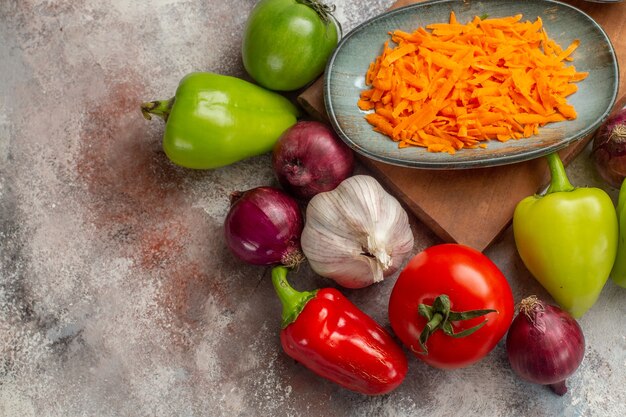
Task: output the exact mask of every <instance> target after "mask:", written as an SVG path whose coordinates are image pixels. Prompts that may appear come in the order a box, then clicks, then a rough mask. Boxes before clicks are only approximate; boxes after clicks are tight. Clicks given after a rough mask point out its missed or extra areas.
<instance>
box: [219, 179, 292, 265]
mask: <svg viewBox="0 0 626 417" xmlns="http://www.w3.org/2000/svg"><path fill="white" fill-rule="evenodd" d="M302 225H303V220H302V214H301V212H300V207H298V204H297V203H296V201H295V200H294V199H293V198H291V197H290V196H289V195H287V194H285V193H284V192H283V191H281V190H279V189H277V188H273V187H257V188H253V189H251V190H248V191H246V192H243V193H239V192H235V193H233V197H232V203H231V207H230V209H229V211H228V214H227V215H226V219H225V221H224V232H225V237H226V244H227V245H228V247H229V248H230V250H231V251H232V252H233V254H235V255H236V256H237V257H239V258H240V259H241V260H243V261H245V262H248V263H251V264H254V265H271V264H276V263H281V264H283V265H287V266H296V265H298V264H299V263H300V262H302V260H303V258H304V257H303V255H302V252H301V250H300V234H301V233H302Z"/></svg>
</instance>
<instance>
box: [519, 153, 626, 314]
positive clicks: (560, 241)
mask: <svg viewBox="0 0 626 417" xmlns="http://www.w3.org/2000/svg"><path fill="white" fill-rule="evenodd" d="M547 160H548V165H549V167H550V173H551V175H552V180H551V183H550V187H549V188H548V189H547V191H546V192H545V194H544V195H532V196H529V197H526V198H525V199H523V200H522V201H520V202H519V203H518V204H517V207H516V208H515V212H514V214H513V233H514V235H515V244H516V245H517V250H518V252H519V254H520V257H521V258H522V261H523V262H524V264H525V265H526V267H527V268H528V270H529V271H530V273H531V274H532V275H533V276H534V277H535V278H536V279H537V280H538V281H539V282H540V283H541V285H543V287H544V288H545V289H546V290H547V291H548V292H549V293H550V295H552V297H554V299H555V300H556V302H557V303H558V304H559V305H560V306H561V307H562V308H563V309H564V310H566V311H568V312H569V313H570V314H571V315H573V316H574V317H575V318H579V317H581V316H582V315H583V314H585V312H586V311H587V310H588V309H589V308H591V306H592V305H593V304H594V303H595V302H596V300H597V299H598V296H599V295H600V291H601V290H602V287H604V284H605V283H606V280H607V279H608V277H609V273H610V272H611V268H612V266H613V262H614V260H615V254H616V251H617V234H618V227H617V216H616V214H615V208H614V207H613V202H612V201H611V198H610V197H609V196H608V194H607V193H605V192H604V191H603V190H601V189H599V188H592V187H588V188H575V187H574V186H572V184H571V183H570V182H569V180H568V179H567V175H566V174H565V168H564V167H563V163H562V162H561V159H560V158H559V156H558V154H557V153H552V154H550V155H548V157H547Z"/></svg>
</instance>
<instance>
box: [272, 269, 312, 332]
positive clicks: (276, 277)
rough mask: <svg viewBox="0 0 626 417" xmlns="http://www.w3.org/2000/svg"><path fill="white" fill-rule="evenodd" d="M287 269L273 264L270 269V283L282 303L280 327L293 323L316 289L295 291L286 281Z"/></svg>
mask: <svg viewBox="0 0 626 417" xmlns="http://www.w3.org/2000/svg"><path fill="white" fill-rule="evenodd" d="M287 271H288V269H287V268H286V267H284V266H275V267H274V268H273V269H272V284H273V285H274V289H275V290H276V294H277V295H278V298H279V299H280V302H281V303H282V305H283V314H282V328H283V329H284V328H285V327H287V326H289V325H290V324H291V323H293V322H294V321H295V320H296V319H297V318H298V316H299V315H300V312H302V309H304V306H306V303H308V302H309V300H311V299H312V298H313V297H315V295H316V294H317V291H302V292H301V291H296V290H295V289H293V287H292V286H291V285H289V282H288V281H287Z"/></svg>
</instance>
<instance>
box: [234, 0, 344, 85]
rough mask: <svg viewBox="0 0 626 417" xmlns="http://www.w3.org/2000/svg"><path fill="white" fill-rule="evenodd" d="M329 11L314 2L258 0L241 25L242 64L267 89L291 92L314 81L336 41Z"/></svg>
mask: <svg viewBox="0 0 626 417" xmlns="http://www.w3.org/2000/svg"><path fill="white" fill-rule="evenodd" d="M333 10H334V8H332V7H329V6H327V5H325V4H323V3H321V2H320V1H318V0H261V1H259V2H258V3H257V4H256V6H255V7H254V9H253V10H252V12H251V13H250V16H249V17H248V20H247V22H246V27H245V30H244V34H243V44H242V57H243V65H244V67H245V69H246V71H248V74H250V76H251V77H252V78H254V80H255V81H256V82H258V83H259V84H260V85H262V86H263V87H266V88H269V89H270V90H280V91H291V90H296V89H298V88H300V87H304V86H305V85H307V84H309V83H310V82H311V81H313V80H314V79H315V78H317V77H318V76H319V75H320V74H321V73H322V71H324V67H325V66H326V61H327V60H328V57H329V56H330V54H331V52H332V51H333V49H334V48H335V46H337V42H338V39H339V36H338V31H337V25H336V22H335V19H334V17H333V16H332V11H333Z"/></svg>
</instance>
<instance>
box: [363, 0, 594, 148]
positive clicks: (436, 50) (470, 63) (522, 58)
mask: <svg viewBox="0 0 626 417" xmlns="http://www.w3.org/2000/svg"><path fill="white" fill-rule="evenodd" d="M521 18H522V15H516V16H510V17H503V18H491V19H481V18H479V17H475V18H474V19H473V20H472V21H471V22H469V23H467V24H464V25H463V24H460V23H458V22H457V20H456V17H455V15H454V12H452V13H451V14H450V21H449V23H437V24H431V25H428V26H426V29H428V30H426V29H424V28H419V29H417V30H416V31H415V32H413V33H407V32H404V31H400V30H396V31H394V32H391V33H390V35H391V40H392V41H393V42H394V43H395V44H396V46H395V47H394V48H390V47H389V41H387V42H385V45H384V47H383V52H382V54H381V55H380V56H378V57H377V58H376V60H375V61H374V62H372V63H371V64H370V67H369V69H368V71H367V74H366V79H365V83H366V85H367V86H369V87H370V88H368V89H366V90H363V91H362V92H361V96H360V99H359V101H358V106H359V108H360V109H361V110H364V111H368V110H373V111H371V112H369V113H368V114H367V115H366V116H365V118H366V119H367V121H368V122H369V123H370V124H371V125H372V126H373V127H374V130H376V131H378V132H381V133H383V134H385V135H387V136H389V137H390V138H391V139H393V140H394V141H396V142H398V144H399V147H401V148H404V147H408V146H422V147H425V148H427V149H428V151H431V152H448V153H450V154H454V152H455V151H456V150H459V149H462V148H476V147H486V144H485V141H487V140H491V139H496V140H499V141H507V140H509V139H512V138H514V139H519V138H523V137H524V138H527V137H530V136H532V135H533V134H537V133H538V128H539V127H540V126H543V125H545V124H546V123H550V122H559V121H564V120H571V119H575V118H576V111H575V109H574V107H573V106H572V105H570V104H568V103H567V100H566V97H567V96H569V95H570V94H572V93H574V92H576V90H577V86H576V84H574V83H575V82H577V81H580V80H583V79H584V78H585V77H587V75H588V73H585V72H576V69H575V68H574V67H573V66H572V65H567V64H566V63H567V62H568V61H571V60H572V58H571V54H572V52H573V51H574V50H575V49H576V48H577V47H578V45H579V41H578V40H575V41H574V42H572V44H571V45H569V46H568V47H567V48H566V49H562V48H561V47H560V46H559V45H558V44H557V43H556V42H555V41H554V40H552V39H550V38H549V37H548V35H547V34H546V32H545V30H544V28H543V24H542V21H541V19H540V18H537V20H536V21H535V22H529V21H525V22H522V21H521Z"/></svg>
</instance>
